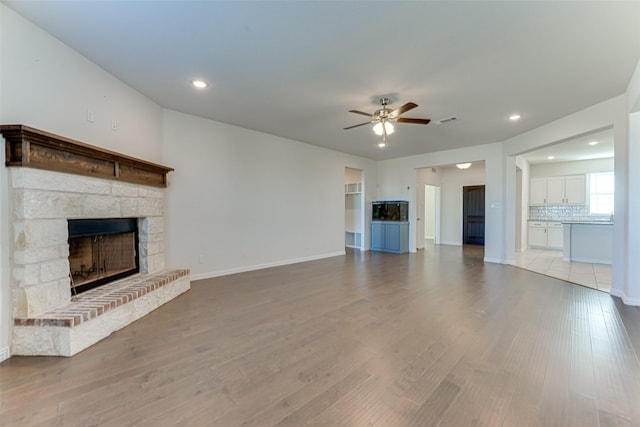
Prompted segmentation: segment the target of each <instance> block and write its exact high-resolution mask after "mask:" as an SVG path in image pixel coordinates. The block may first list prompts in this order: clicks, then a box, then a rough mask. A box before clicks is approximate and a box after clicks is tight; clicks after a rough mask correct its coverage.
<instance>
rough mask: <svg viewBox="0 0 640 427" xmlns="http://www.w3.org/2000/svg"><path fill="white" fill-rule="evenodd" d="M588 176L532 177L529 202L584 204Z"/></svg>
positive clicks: (531, 203)
mask: <svg viewBox="0 0 640 427" xmlns="http://www.w3.org/2000/svg"><path fill="white" fill-rule="evenodd" d="M586 194H587V192H586V176H585V175H566V176H552V177H537V178H531V180H530V183H529V204H530V205H532V206H536V205H584V204H585V203H586Z"/></svg>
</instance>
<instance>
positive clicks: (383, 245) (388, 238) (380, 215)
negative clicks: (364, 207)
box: [371, 200, 409, 254]
mask: <svg viewBox="0 0 640 427" xmlns="http://www.w3.org/2000/svg"><path fill="white" fill-rule="evenodd" d="M372 205H373V206H372V209H371V250H372V251H384V252H394V253H396V254H402V253H405V252H409V202H407V201H404V200H393V201H389V200H385V201H380V202H373V203H372Z"/></svg>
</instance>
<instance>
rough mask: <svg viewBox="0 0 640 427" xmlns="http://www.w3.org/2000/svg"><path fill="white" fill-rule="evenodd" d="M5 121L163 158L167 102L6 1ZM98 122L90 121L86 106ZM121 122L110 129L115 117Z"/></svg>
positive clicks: (1, 345) (7, 236)
mask: <svg viewBox="0 0 640 427" xmlns="http://www.w3.org/2000/svg"><path fill="white" fill-rule="evenodd" d="M0 40H1V43H2V44H1V46H2V49H1V51H0V123H2V124H24V125H27V126H31V127H35V128H38V129H42V130H45V131H47V132H51V133H56V134H59V135H62V136H65V137H68V138H72V139H77V140H80V141H82V142H86V143H88V144H92V145H97V146H100V147H104V148H107V149H110V150H114V151H118V152H121V153H124V154H128V155H132V156H135V157H140V158H143V159H146V160H150V161H155V162H160V161H161V160H162V109H161V108H160V107H159V106H158V105H156V104H155V103H153V102H151V101H150V100H149V99H147V98H145V97H144V96H142V95H140V94H139V93H138V92H136V91H134V90H133V89H131V88H130V87H128V86H127V85H125V84H123V83H122V82H120V81H118V80H117V79H115V78H114V77H112V76H110V75H109V74H108V73H106V72H105V71H104V70H102V69H100V68H99V67H97V66H96V65H95V64H93V63H92V62H90V61H88V60H87V59H85V58H84V57H82V56H80V55H79V54H78V53H76V52H75V51H73V50H71V49H69V48H68V47H66V46H65V45H63V44H62V43H60V42H59V41H57V40H56V39H54V38H52V37H51V36H49V35H48V34H47V33H45V32H43V31H42V30H40V29H39V28H38V27H36V26H34V25H32V24H31V23H30V22H28V21H26V20H24V19H23V18H22V17H21V16H19V15H17V14H16V13H14V12H13V11H12V10H11V9H8V8H7V7H6V6H4V5H2V4H0ZM87 108H91V109H93V110H94V116H95V121H94V122H93V123H89V122H87V121H86V110H87ZM112 118H115V119H116V120H117V121H118V122H117V123H118V129H117V131H112V130H111V119H112ZM7 176H8V174H7V168H5V167H2V168H1V171H0V202H1V203H2V205H1V207H0V359H1V358H2V357H3V355H5V353H4V352H5V351H8V347H9V344H10V343H9V340H10V335H11V306H10V304H11V292H10V288H11V284H10V280H11V277H10V269H9V265H10V258H9V257H10V256H11V247H12V241H13V238H12V236H11V230H10V229H9V224H10V216H9V215H10V212H11V211H10V206H9V203H10V201H9V198H8V184H7Z"/></svg>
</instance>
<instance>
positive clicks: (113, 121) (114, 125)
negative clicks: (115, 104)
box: [111, 119, 118, 130]
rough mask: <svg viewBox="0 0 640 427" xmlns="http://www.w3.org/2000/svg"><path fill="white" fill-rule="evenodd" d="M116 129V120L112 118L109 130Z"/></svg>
mask: <svg viewBox="0 0 640 427" xmlns="http://www.w3.org/2000/svg"><path fill="white" fill-rule="evenodd" d="M117 129H118V122H117V121H116V120H115V119H113V120H111V130H117Z"/></svg>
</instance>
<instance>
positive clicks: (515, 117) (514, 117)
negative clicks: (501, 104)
mask: <svg viewBox="0 0 640 427" xmlns="http://www.w3.org/2000/svg"><path fill="white" fill-rule="evenodd" d="M509 120H511V121H512V122H515V121H516V120H520V114H512V115H510V116H509Z"/></svg>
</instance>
